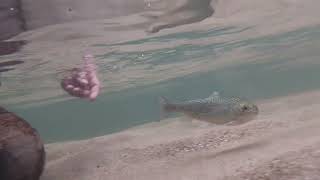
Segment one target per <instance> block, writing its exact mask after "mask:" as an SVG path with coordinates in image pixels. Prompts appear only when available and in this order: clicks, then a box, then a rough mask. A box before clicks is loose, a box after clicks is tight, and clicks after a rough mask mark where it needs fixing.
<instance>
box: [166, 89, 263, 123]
mask: <svg viewBox="0 0 320 180" xmlns="http://www.w3.org/2000/svg"><path fill="white" fill-rule="evenodd" d="M162 104H163V106H162V107H163V109H164V111H165V112H182V113H184V114H186V115H188V116H191V117H192V118H195V119H199V120H206V121H210V122H214V123H219V124H223V123H226V122H230V121H235V120H236V119H240V117H241V118H242V117H243V116H246V115H256V114H257V113H258V107H257V106H256V105H254V104H252V103H251V102H249V101H246V100H244V99H240V98H237V97H232V98H225V97H220V95H219V94H218V93H217V92H214V93H212V95H210V96H209V97H207V98H204V99H196V100H189V101H185V102H181V103H170V102H169V101H168V100H167V99H163V100H162Z"/></svg>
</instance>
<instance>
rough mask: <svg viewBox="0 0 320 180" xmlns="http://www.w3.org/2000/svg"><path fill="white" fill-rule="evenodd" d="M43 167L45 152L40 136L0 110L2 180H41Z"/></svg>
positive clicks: (0, 166)
mask: <svg viewBox="0 0 320 180" xmlns="http://www.w3.org/2000/svg"><path fill="white" fill-rule="evenodd" d="M44 164H45V150H44V146H43V142H42V140H41V138H40V136H39V134H38V132H37V131H36V130H35V129H34V128H32V127H31V125H30V124H29V123H28V122H26V121H25V120H24V119H22V118H20V117H18V116H16V115H15V114H13V113H11V112H8V111H7V110H6V109H4V108H2V107H0V179H1V180H39V179H40V176H41V174H42V172H43V169H44Z"/></svg>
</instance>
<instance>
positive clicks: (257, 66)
mask: <svg viewBox="0 0 320 180" xmlns="http://www.w3.org/2000/svg"><path fill="white" fill-rule="evenodd" d="M231 2H232V1H231ZM274 2H278V1H274ZM287 3H289V1H288V2H287ZM290 3H291V4H290ZM290 3H289V5H288V6H284V7H283V6H280V5H279V6H276V8H274V9H275V10H274V11H275V12H273V11H270V10H269V9H268V8H266V9H267V10H264V8H263V7H262V6H263V5H261V7H260V6H257V7H256V8H258V9H259V8H261V11H260V12H255V11H254V12H253V16H255V15H256V16H255V18H253V17H252V16H250V17H251V19H248V22H246V23H244V22H243V19H245V18H246V17H247V14H246V13H248V12H249V13H250V12H251V11H247V9H245V7H243V8H244V9H243V12H242V13H240V14H236V15H234V16H238V18H236V17H234V16H230V17H229V16H225V17H223V15H221V16H222V17H217V16H213V17H211V18H208V19H206V20H204V21H202V22H200V23H194V24H190V25H184V26H180V27H177V28H172V29H168V30H163V31H161V32H160V33H157V34H152V35H149V34H146V33H145V32H144V26H143V25H141V27H140V26H138V25H139V24H143V23H144V21H145V20H144V19H141V18H140V19H139V18H137V17H136V15H130V16H127V17H122V18H116V19H108V20H97V21H85V22H77V23H68V24H58V25H53V26H47V27H43V28H39V29H35V30H33V31H29V32H26V33H23V34H20V35H19V36H17V37H15V38H13V39H18V40H19V39H26V40H29V41H30V42H29V44H27V45H26V46H25V47H24V48H23V49H22V50H21V51H20V52H18V53H15V54H12V55H8V56H1V57H0V60H23V61H25V63H24V64H22V65H20V66H17V67H16V70H14V71H10V72H8V73H4V74H3V75H2V77H1V81H2V87H1V88H0V92H1V94H0V99H1V100H2V102H3V103H2V104H3V105H6V106H8V109H10V110H11V111H14V112H16V113H17V114H19V115H21V116H22V117H24V118H25V119H26V120H28V121H29V122H30V123H31V124H32V125H33V126H34V127H35V128H37V129H38V130H39V131H40V133H41V135H42V137H43V138H44V139H45V141H46V142H54V141H64V140H73V139H83V138H89V137H94V136H100V135H105V134H109V133H113V132H117V131H120V130H123V129H126V128H129V127H133V126H136V125H140V124H144V123H148V122H154V121H157V120H159V119H160V111H159V102H158V97H159V96H166V97H167V98H169V99H173V100H185V99H193V98H202V97H206V96H208V95H210V94H211V93H212V92H213V91H219V92H221V93H222V94H225V95H227V96H240V97H246V98H249V99H252V100H254V101H256V102H259V101H260V100H262V99H268V98H275V97H280V96H285V95H288V94H292V93H300V92H303V91H310V90H315V89H319V88H320V80H319V78H318V77H319V75H320V71H319V69H320V61H319V56H320V52H319V50H318V49H319V48H318V47H319V46H320V26H319V25H320V24H319V22H320V21H319V20H314V19H311V17H313V16H314V14H315V13H318V12H316V11H313V10H311V9H305V10H299V11H298V10H297V11H294V12H292V11H293V10H295V8H296V6H298V5H299V3H298V2H297V3H295V2H293V1H290ZM312 3H314V2H313V1H306V5H305V6H306V7H309V6H310V7H312ZM270 4H272V3H270ZM275 4H276V5H277V3H275ZM234 6H235V5H234ZM218 7H219V6H218ZM270 7H272V6H270ZM221 8H223V6H222V7H221ZM278 10H279V11H278ZM254 13H256V14H254ZM257 13H259V14H257ZM222 14H223V13H222ZM293 14H295V15H296V14H298V15H299V18H296V19H292V18H291V17H292V15H293ZM218 15H219V12H218ZM303 18H305V19H303ZM262 19H264V20H265V19H268V20H267V21H263V22H262ZM308 19H310V21H308ZM128 20H131V21H130V22H135V23H133V25H127V21H128ZM303 20H305V21H303ZM318 21H319V22H318ZM112 22H117V23H116V24H114V23H112ZM267 27H268V28H267ZM84 52H92V53H93V54H94V55H95V56H96V59H97V64H98V65H99V77H100V78H101V80H102V82H103V86H104V87H103V92H102V94H101V95H100V96H99V98H98V99H97V101H95V102H93V103H90V102H87V101H83V100H79V99H73V98H70V97H68V96H67V95H66V94H65V93H64V92H63V91H62V90H61V88H60V87H59V78H60V77H61V72H63V70H64V69H68V68H70V67H73V66H75V65H78V64H79V63H80V61H81V56H82V54H83V53H84Z"/></svg>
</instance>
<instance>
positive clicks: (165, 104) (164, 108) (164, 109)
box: [159, 96, 176, 119]
mask: <svg viewBox="0 0 320 180" xmlns="http://www.w3.org/2000/svg"><path fill="white" fill-rule="evenodd" d="M159 103H160V106H161V112H160V115H161V117H160V118H161V119H164V118H166V117H167V116H168V113H170V112H174V111H176V105H175V104H172V103H170V102H169V100H168V99H167V98H165V97H163V96H160V97H159Z"/></svg>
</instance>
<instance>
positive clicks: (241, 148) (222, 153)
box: [189, 140, 268, 162]
mask: <svg viewBox="0 0 320 180" xmlns="http://www.w3.org/2000/svg"><path fill="white" fill-rule="evenodd" d="M267 144H268V142H267V141H266V140H262V141H256V142H252V143H247V144H242V145H239V146H236V147H231V148H225V149H224V150H221V151H217V152H213V153H208V154H202V155H200V157H199V156H197V157H194V158H192V159H190V160H189V161H191V162H195V161H199V159H200V160H210V159H215V158H217V157H220V156H227V155H229V154H232V153H241V152H244V151H246V150H249V149H253V148H257V147H263V146H266V145H267Z"/></svg>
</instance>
